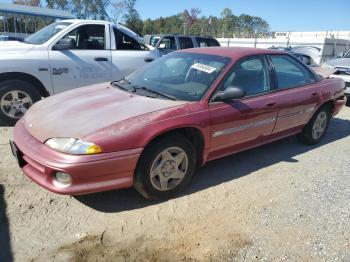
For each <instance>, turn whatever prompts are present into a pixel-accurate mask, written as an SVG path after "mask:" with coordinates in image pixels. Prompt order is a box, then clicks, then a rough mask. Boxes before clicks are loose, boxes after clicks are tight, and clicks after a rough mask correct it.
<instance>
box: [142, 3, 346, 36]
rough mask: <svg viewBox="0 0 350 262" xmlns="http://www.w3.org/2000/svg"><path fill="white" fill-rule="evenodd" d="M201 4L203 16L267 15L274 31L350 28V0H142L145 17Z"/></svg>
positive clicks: (177, 11)
mask: <svg viewBox="0 0 350 262" xmlns="http://www.w3.org/2000/svg"><path fill="white" fill-rule="evenodd" d="M192 7H198V8H199V9H201V11H202V13H201V15H205V16H210V15H214V16H220V13H221V11H222V9H224V8H225V7H228V8H230V9H231V10H232V11H233V14H235V15H240V14H242V13H245V14H249V15H252V16H260V17H262V18H264V19H265V20H266V21H267V22H268V23H269V24H270V27H271V29H272V30H273V31H324V30H339V31H341V30H344V31H350V0H289V1H286V0H170V1H169V0H138V2H137V5H136V8H137V10H138V11H139V13H140V15H141V18H142V19H146V18H156V17H159V16H163V17H164V16H169V15H173V14H176V13H180V12H182V11H183V10H184V9H190V8H192Z"/></svg>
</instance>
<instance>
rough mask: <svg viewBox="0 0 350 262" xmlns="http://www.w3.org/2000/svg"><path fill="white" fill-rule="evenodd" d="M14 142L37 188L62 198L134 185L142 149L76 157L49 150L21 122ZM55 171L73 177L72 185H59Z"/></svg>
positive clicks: (21, 162)
mask: <svg viewBox="0 0 350 262" xmlns="http://www.w3.org/2000/svg"><path fill="white" fill-rule="evenodd" d="M13 136H14V143H15V145H16V146H17V148H18V150H19V154H18V157H19V158H20V159H19V163H20V166H21V168H22V171H23V173H24V174H25V175H26V176H27V177H29V178H30V179H31V180H33V181H34V182H35V183H37V184H38V185H40V186H42V187H44V188H46V189H47V190H50V191H51V192H54V193H57V194H63V195H80V194H88V193H94V192H100V191H106V190H111V189H120V188H127V187H130V186H132V184H133V174H134V170H135V167H136V164H137V161H138V159H139V156H140V153H141V151H142V149H132V150H126V151H121V152H114V153H103V154H96V155H90V156H73V155H68V154H64V153H60V152H57V151H55V150H52V149H50V148H49V147H47V146H46V145H44V144H43V143H41V142H40V141H38V140H36V139H35V138H34V137H32V136H31V135H30V134H29V132H28V131H27V130H26V129H25V127H24V125H23V123H22V121H19V122H18V123H17V125H16V127H15V128H14V135H13ZM56 172H64V173H67V174H69V175H70V176H71V178H72V182H71V184H70V185H69V186H66V187H62V186H59V185H57V183H55V180H54V174H55V173H56Z"/></svg>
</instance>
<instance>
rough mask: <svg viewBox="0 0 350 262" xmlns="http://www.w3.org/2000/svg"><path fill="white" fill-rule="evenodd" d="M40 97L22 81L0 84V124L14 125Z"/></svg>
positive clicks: (28, 84)
mask: <svg viewBox="0 0 350 262" xmlns="http://www.w3.org/2000/svg"><path fill="white" fill-rule="evenodd" d="M40 99H41V96H40V94H39V92H38V91H37V90H36V88H35V86H34V85H33V84H31V83H29V82H25V81H22V80H6V81H3V82H1V83H0V124H1V125H9V126H11V125H14V124H15V123H16V122H17V121H18V120H19V119H20V118H21V117H22V116H23V115H24V114H25V112H26V111H27V110H28V109H29V107H31V106H32V105H33V104H34V103H35V102H36V101H38V100H40Z"/></svg>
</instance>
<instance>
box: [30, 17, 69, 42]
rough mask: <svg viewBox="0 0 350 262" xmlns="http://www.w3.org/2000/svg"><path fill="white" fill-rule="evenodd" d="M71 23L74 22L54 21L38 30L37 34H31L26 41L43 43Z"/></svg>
mask: <svg viewBox="0 0 350 262" xmlns="http://www.w3.org/2000/svg"><path fill="white" fill-rule="evenodd" d="M71 24H72V23H68V22H56V23H53V24H51V25H49V26H47V27H45V28H43V29H41V30H40V31H38V32H36V33H35V34H32V35H31V36H29V37H27V38H26V39H25V41H24V42H25V43H28V44H33V45H41V44H43V43H45V42H47V41H48V40H49V39H50V38H51V37H53V36H54V35H56V34H57V33H59V32H60V31H61V30H63V29H64V28H66V27H67V26H69V25H71Z"/></svg>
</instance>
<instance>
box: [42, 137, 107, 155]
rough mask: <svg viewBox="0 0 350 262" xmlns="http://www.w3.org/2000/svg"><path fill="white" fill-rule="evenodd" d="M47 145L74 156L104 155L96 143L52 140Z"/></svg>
mask: <svg viewBox="0 0 350 262" xmlns="http://www.w3.org/2000/svg"><path fill="white" fill-rule="evenodd" d="M45 144H46V145H47V146H49V147H51V148H52V149H55V150H57V151H60V152H63V153H67V154H72V155H92V154H99V153H102V148H101V147H99V146H97V145H95V144H94V143H91V142H88V141H83V140H80V139H74V138H51V139H48V140H47V141H46V142H45Z"/></svg>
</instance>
